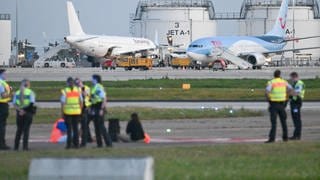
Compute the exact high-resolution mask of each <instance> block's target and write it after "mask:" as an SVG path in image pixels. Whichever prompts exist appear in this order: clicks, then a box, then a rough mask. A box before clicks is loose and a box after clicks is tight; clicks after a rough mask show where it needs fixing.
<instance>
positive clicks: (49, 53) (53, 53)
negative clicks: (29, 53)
mask: <svg viewBox="0 0 320 180" xmlns="http://www.w3.org/2000/svg"><path fill="white" fill-rule="evenodd" d="M69 48H70V46H69V45H68V44H65V43H61V44H59V45H58V46H55V47H50V49H49V50H48V51H47V52H45V53H44V54H43V55H42V56H40V58H39V59H38V60H37V61H45V60H46V59H48V58H51V57H53V56H56V55H57V54H58V52H59V51H61V50H62V49H69Z"/></svg>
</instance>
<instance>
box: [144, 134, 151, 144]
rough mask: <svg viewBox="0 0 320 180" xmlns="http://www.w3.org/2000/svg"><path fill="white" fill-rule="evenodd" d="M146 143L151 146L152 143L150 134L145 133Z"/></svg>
mask: <svg viewBox="0 0 320 180" xmlns="http://www.w3.org/2000/svg"><path fill="white" fill-rule="evenodd" d="M143 141H144V143H146V144H149V143H150V141H151V137H150V136H149V134H147V133H144V140H143Z"/></svg>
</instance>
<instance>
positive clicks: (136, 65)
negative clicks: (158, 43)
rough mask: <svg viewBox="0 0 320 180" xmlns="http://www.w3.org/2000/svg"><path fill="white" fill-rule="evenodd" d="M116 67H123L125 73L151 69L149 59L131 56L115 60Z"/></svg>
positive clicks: (150, 60)
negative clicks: (133, 70)
mask: <svg viewBox="0 0 320 180" xmlns="http://www.w3.org/2000/svg"><path fill="white" fill-rule="evenodd" d="M116 62H117V67H123V68H124V69H125V70H126V71H131V70H132V69H140V70H149V69H151V68H152V63H153V62H152V59H151V58H141V57H132V56H120V57H118V58H117V61H116Z"/></svg>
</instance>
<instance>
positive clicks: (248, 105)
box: [37, 101, 320, 110]
mask: <svg viewBox="0 0 320 180" xmlns="http://www.w3.org/2000/svg"><path fill="white" fill-rule="evenodd" d="M37 106H38V107H40V108H58V107H60V103H59V102H38V103H37ZM108 107H151V108H174V109H212V110H214V109H215V108H218V109H221V108H232V109H241V108H244V109H251V110H266V109H267V108H268V103H267V102H156V101H155V102H108ZM303 109H305V110H318V109H320V102H304V104H303Z"/></svg>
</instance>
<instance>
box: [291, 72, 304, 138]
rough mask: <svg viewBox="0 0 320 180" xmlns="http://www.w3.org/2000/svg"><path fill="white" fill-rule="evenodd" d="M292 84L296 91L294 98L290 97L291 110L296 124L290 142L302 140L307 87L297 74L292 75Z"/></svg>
mask: <svg viewBox="0 0 320 180" xmlns="http://www.w3.org/2000/svg"><path fill="white" fill-rule="evenodd" d="M290 84H291V85H292V87H293V89H294V93H293V96H290V110H291V116H292V120H293V124H294V132H293V136H292V137H290V138H289V139H290V140H300V139H301V128H302V123H301V107H302V100H303V98H304V93H305V85H304V83H303V81H301V80H300V79H299V75H298V73H296V72H292V73H291V74H290Z"/></svg>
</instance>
